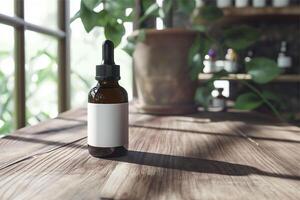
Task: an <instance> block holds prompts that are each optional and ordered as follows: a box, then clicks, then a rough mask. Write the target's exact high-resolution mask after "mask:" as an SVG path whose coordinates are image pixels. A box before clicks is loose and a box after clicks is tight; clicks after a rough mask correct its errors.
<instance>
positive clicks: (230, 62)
mask: <svg viewBox="0 0 300 200" xmlns="http://www.w3.org/2000/svg"><path fill="white" fill-rule="evenodd" d="M237 58H238V56H237V53H236V52H235V51H234V50H233V49H228V50H227V53H226V55H225V61H224V69H225V70H226V71H227V72H229V73H236V72H237V71H238V64H237Z"/></svg>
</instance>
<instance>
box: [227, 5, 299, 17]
mask: <svg viewBox="0 0 300 200" xmlns="http://www.w3.org/2000/svg"><path fill="white" fill-rule="evenodd" d="M222 10H223V12H224V15H225V16H226V17H239V16H240V17H243V16H244V17H250V16H298V17H300V6H289V7H282V8H275V7H264V8H255V7H245V8H236V7H229V8H223V9H222Z"/></svg>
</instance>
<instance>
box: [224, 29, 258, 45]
mask: <svg viewBox="0 0 300 200" xmlns="http://www.w3.org/2000/svg"><path fill="white" fill-rule="evenodd" d="M259 36H260V34H259V32H258V31H257V30H256V29H254V28H252V27H249V26H246V25H241V26H234V27H233V28H230V29H227V30H225V31H224V43H225V45H226V46H227V47H229V48H233V49H235V50H243V49H245V48H248V47H249V46H251V45H252V44H254V43H255V42H256V41H257V40H258V39H259Z"/></svg>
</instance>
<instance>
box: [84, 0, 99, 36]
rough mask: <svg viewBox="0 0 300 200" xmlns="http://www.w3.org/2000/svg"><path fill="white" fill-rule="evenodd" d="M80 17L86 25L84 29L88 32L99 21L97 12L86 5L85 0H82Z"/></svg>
mask: <svg viewBox="0 0 300 200" xmlns="http://www.w3.org/2000/svg"><path fill="white" fill-rule="evenodd" d="M80 18H81V21H82V24H83V26H84V29H85V30H86V32H88V33H89V32H90V31H91V30H92V29H93V28H94V27H95V26H96V25H97V21H98V16H97V13H95V12H94V11H91V10H89V9H88V8H87V7H86V6H85V4H84V3H83V1H82V2H81V6H80Z"/></svg>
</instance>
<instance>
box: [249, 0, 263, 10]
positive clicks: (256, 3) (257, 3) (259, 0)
mask: <svg viewBox="0 0 300 200" xmlns="http://www.w3.org/2000/svg"><path fill="white" fill-rule="evenodd" d="M252 5H253V7H255V8H263V7H266V0H253V2H252Z"/></svg>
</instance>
